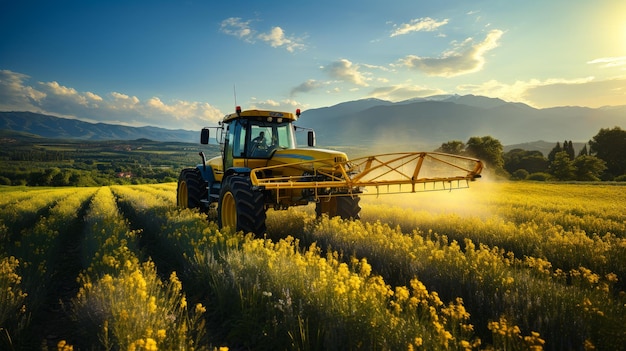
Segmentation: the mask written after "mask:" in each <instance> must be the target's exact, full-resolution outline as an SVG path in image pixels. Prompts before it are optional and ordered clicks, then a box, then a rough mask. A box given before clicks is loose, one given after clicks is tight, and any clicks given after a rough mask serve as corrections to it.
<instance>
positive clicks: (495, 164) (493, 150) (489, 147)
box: [465, 136, 505, 174]
mask: <svg viewBox="0 0 626 351" xmlns="http://www.w3.org/2000/svg"><path fill="white" fill-rule="evenodd" d="M502 150H503V146H502V143H500V141H499V140H498V139H495V138H493V137H491V136H484V137H471V138H470V139H469V140H468V141H467V145H466V148H465V152H466V154H467V155H470V156H472V157H476V158H478V159H480V160H481V161H483V162H485V163H486V164H487V165H488V167H491V168H492V169H493V170H494V171H495V172H496V174H501V173H503V172H505V170H504V159H503V156H502V154H503V151H502Z"/></svg>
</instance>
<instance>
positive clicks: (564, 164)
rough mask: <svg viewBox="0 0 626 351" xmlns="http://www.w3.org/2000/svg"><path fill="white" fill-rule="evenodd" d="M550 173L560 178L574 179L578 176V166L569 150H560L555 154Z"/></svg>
mask: <svg viewBox="0 0 626 351" xmlns="http://www.w3.org/2000/svg"><path fill="white" fill-rule="evenodd" d="M550 173H551V174H552V175H553V176H554V177H555V178H556V179H558V180H573V179H574V178H575V176H576V167H575V166H574V163H573V162H572V160H571V159H570V157H569V154H568V153H567V151H560V152H557V153H556V155H554V161H552V163H550Z"/></svg>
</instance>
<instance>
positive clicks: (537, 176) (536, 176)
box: [526, 172, 552, 182]
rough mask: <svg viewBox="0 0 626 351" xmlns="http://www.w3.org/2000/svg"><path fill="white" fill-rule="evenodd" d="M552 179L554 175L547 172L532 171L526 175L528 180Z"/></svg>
mask: <svg viewBox="0 0 626 351" xmlns="http://www.w3.org/2000/svg"><path fill="white" fill-rule="evenodd" d="M551 179H552V175H550V173H546V172H537V173H531V174H529V175H528V176H527V177H526V180H536V181H540V182H545V181H547V180H551Z"/></svg>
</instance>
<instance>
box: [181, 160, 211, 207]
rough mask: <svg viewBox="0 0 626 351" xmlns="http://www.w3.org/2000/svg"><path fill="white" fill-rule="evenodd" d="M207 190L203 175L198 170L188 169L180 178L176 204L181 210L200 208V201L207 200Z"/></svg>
mask: <svg viewBox="0 0 626 351" xmlns="http://www.w3.org/2000/svg"><path fill="white" fill-rule="evenodd" d="M206 196H207V189H206V185H205V182H204V179H202V174H200V170H198V169H197V168H186V169H183V170H182V171H181V172H180V176H179V177H178V188H177V189H176V204H177V206H178V207H181V208H199V207H200V206H201V202H200V200H202V199H203V198H206Z"/></svg>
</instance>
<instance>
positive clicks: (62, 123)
mask: <svg viewBox="0 0 626 351" xmlns="http://www.w3.org/2000/svg"><path fill="white" fill-rule="evenodd" d="M0 130H9V131H14V132H21V133H28V134H31V135H33V136H39V137H43V138H52V139H82V140H94V141H96V140H136V139H150V140H154V141H181V142H195V141H199V140H200V133H199V132H197V131H189V130H182V129H178V130H172V129H165V128H158V127H129V126H123V125H118V124H106V123H89V122H84V121H80V120H78V119H69V118H60V117H55V116H49V115H43V114H39V113H33V112H0Z"/></svg>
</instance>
